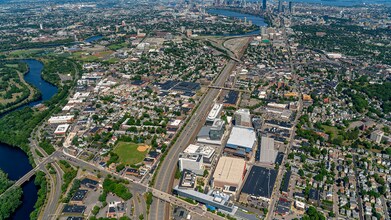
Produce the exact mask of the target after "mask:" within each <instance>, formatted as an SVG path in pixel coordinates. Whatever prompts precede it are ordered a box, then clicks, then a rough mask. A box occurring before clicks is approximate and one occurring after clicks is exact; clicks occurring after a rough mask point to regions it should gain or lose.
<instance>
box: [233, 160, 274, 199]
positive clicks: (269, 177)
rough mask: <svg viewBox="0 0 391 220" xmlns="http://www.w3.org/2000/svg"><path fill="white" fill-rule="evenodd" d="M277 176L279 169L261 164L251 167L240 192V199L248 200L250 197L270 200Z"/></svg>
mask: <svg viewBox="0 0 391 220" xmlns="http://www.w3.org/2000/svg"><path fill="white" fill-rule="evenodd" d="M276 178H277V171H276V170H274V169H267V168H264V167H260V166H253V167H251V171H250V173H249V174H248V177H247V179H246V182H245V183H244V186H243V188H242V192H241V194H240V201H241V202H245V203H246V202H247V201H248V197H251V198H252V199H261V200H264V201H267V202H268V201H270V198H271V195H272V193H273V188H274V184H275V182H276Z"/></svg>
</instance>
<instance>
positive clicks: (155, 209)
mask: <svg viewBox="0 0 391 220" xmlns="http://www.w3.org/2000/svg"><path fill="white" fill-rule="evenodd" d="M235 64H236V62H235V61H233V60H231V61H229V62H228V64H227V65H226V66H225V68H224V70H223V71H222V72H221V73H220V75H219V76H218V78H217V79H216V81H215V83H214V84H213V86H217V87H223V86H224V83H225V82H226V80H227V78H228V76H229V75H230V74H231V72H232V70H233V68H234V67H235ZM218 93H219V89H213V88H209V90H208V91H207V93H206V94H205V96H204V98H203V100H202V101H201V103H200V104H199V106H198V109H196V111H195V113H194V114H193V115H192V117H191V118H190V120H189V122H188V124H187V126H186V127H185V128H184V129H183V131H182V133H181V134H180V136H179V137H178V139H177V141H176V142H175V144H174V145H173V146H171V148H170V149H169V152H168V154H167V156H166V158H165V160H164V161H163V162H162V164H161V167H160V170H159V171H158V173H157V176H156V182H155V186H154V187H155V188H156V189H158V190H160V191H163V192H166V193H171V191H172V184H173V179H174V175H175V170H176V167H177V162H178V158H179V153H181V152H182V151H183V150H184V149H185V148H186V147H187V146H188V144H189V143H190V142H191V141H192V140H193V139H194V138H195V136H196V135H197V132H198V131H199V129H200V128H201V127H202V125H203V124H204V122H205V118H206V115H207V114H208V112H209V110H210V108H212V105H213V100H214V99H215V98H216V97H217V95H218ZM169 209H170V207H169V204H168V203H166V202H164V201H161V200H158V199H155V200H154V201H153V203H152V205H151V209H150V214H149V219H150V220H161V219H168V216H169Z"/></svg>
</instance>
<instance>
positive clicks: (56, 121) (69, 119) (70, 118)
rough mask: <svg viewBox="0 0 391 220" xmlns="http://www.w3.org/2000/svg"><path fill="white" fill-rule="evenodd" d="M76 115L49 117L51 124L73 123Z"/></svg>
mask: <svg viewBox="0 0 391 220" xmlns="http://www.w3.org/2000/svg"><path fill="white" fill-rule="evenodd" d="M74 117H75V116H74V115H64V116H53V117H50V118H49V121H48V122H49V124H66V123H71V122H72V121H73V119H74Z"/></svg>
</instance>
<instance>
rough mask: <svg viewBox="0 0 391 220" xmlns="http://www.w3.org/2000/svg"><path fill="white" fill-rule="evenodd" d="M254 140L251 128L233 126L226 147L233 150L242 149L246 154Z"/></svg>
mask: <svg viewBox="0 0 391 220" xmlns="http://www.w3.org/2000/svg"><path fill="white" fill-rule="evenodd" d="M256 140H257V138H256V135H255V131H254V129H253V128H245V127H237V126H234V127H233V128H232V131H231V134H230V136H229V139H228V141H227V145H226V146H227V147H229V148H234V149H237V148H244V149H245V150H246V152H250V151H251V150H252V148H253V147H254V144H255V141H256Z"/></svg>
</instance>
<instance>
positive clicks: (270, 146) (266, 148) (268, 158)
mask: <svg viewBox="0 0 391 220" xmlns="http://www.w3.org/2000/svg"><path fill="white" fill-rule="evenodd" d="M277 154H278V150H276V149H275V148H274V139H273V138H269V137H262V138H261V153H260V157H259V162H262V163H269V164H272V163H274V162H275V161H276V157H277Z"/></svg>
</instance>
